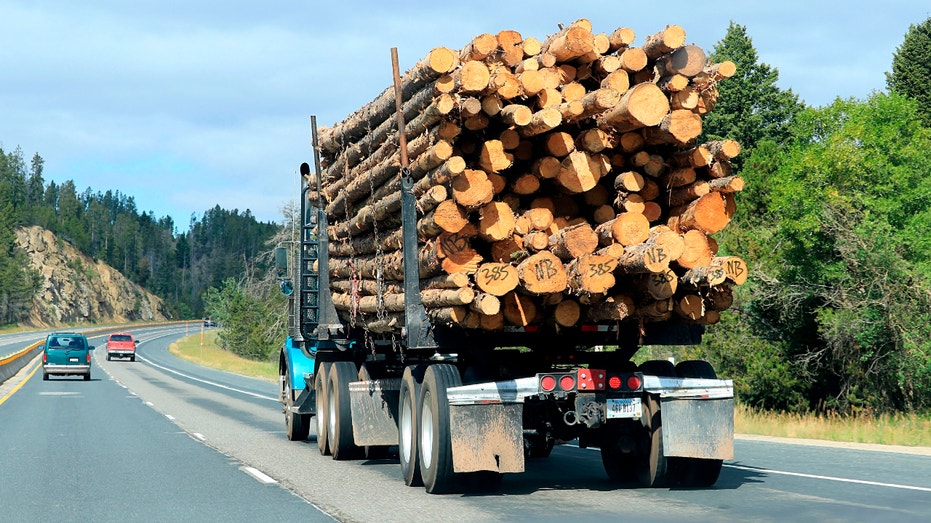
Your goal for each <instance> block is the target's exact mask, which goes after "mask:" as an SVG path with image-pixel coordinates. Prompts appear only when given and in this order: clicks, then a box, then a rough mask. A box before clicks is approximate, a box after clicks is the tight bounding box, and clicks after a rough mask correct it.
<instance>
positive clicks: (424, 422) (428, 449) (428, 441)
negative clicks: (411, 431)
mask: <svg viewBox="0 0 931 523" xmlns="http://www.w3.org/2000/svg"><path fill="white" fill-rule="evenodd" d="M431 396H432V395H431V394H430V391H427V392H426V393H424V397H423V408H422V409H421V411H420V420H421V423H420V459H421V460H422V461H423V466H424V467H426V468H430V467H432V466H433V438H434V434H433V410H432V409H431V408H430V404H431V402H432V397H431Z"/></svg>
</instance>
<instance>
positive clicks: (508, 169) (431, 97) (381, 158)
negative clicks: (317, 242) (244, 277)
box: [312, 20, 747, 333]
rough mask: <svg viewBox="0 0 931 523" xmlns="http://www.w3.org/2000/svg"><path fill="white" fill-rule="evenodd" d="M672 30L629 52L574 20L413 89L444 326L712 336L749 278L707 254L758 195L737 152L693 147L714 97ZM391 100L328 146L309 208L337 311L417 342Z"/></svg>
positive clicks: (335, 131) (443, 70)
mask: <svg viewBox="0 0 931 523" xmlns="http://www.w3.org/2000/svg"><path fill="white" fill-rule="evenodd" d="M734 72H735V67H734V64H733V63H731V62H724V63H717V64H711V63H708V60H707V58H706V56H705V53H704V52H703V51H702V50H701V49H700V48H699V47H697V46H695V45H688V44H686V41H685V31H684V30H683V29H682V28H681V27H679V26H676V25H670V26H667V27H666V28H665V29H663V30H661V31H659V32H657V33H654V34H651V35H649V36H648V37H647V38H646V39H645V41H644V42H643V44H642V45H640V46H635V45H634V32H633V30H631V29H628V28H619V29H617V30H615V31H613V32H611V33H594V32H593V31H592V26H591V23H590V22H589V21H588V20H578V21H576V22H574V23H572V24H570V25H568V26H566V27H564V28H561V29H560V31H558V32H557V33H555V34H552V35H549V36H548V37H547V38H545V39H544V40H542V41H541V40H538V39H536V38H533V37H523V36H522V35H520V34H519V33H517V32H516V31H510V30H506V31H501V32H500V33H498V34H497V35H492V34H482V35H478V36H476V37H475V38H474V39H473V40H472V41H471V42H469V43H468V44H467V45H466V46H465V47H463V48H462V49H461V50H458V51H456V50H452V49H449V48H443V47H441V48H436V49H434V50H432V51H431V52H430V53H429V54H428V56H426V57H425V58H424V59H423V60H421V61H420V62H418V63H417V64H416V65H415V66H414V67H413V68H412V69H411V70H410V71H408V72H407V73H406V74H405V75H404V76H403V78H402V81H401V87H402V88H401V93H402V97H403V100H402V111H403V113H404V117H405V122H406V128H405V132H406V138H407V147H408V157H409V159H410V164H409V168H410V171H411V175H412V177H413V179H414V180H415V185H414V194H415V196H416V197H417V198H418V217H417V219H418V221H417V229H418V235H419V240H420V252H419V257H418V258H419V260H420V266H419V269H420V277H421V288H422V292H421V294H422V296H421V298H422V300H423V302H424V305H425V307H426V309H427V312H428V314H429V316H430V317H431V318H432V319H433V321H434V322H440V323H446V324H455V325H460V326H462V327H463V328H471V329H484V330H497V329H502V328H504V327H506V326H509V325H510V326H517V327H521V326H528V325H548V326H552V327H554V328H557V329H560V328H571V327H575V326H578V325H581V324H584V323H592V322H595V323H604V322H610V323H613V322H621V321H637V322H663V321H669V322H695V323H705V324H710V323H715V322H716V321H718V318H719V313H720V311H721V310H724V309H726V308H727V307H729V306H730V304H731V296H732V290H731V286H732V285H740V284H742V283H743V282H744V281H745V279H746V277H747V266H746V263H745V262H744V261H743V260H742V259H740V258H739V257H736V256H719V255H718V254H717V243H716V242H715V240H714V239H713V237H712V235H713V234H715V233H717V232H719V231H721V230H722V229H723V228H724V227H725V226H726V225H727V224H728V222H729V221H730V218H731V216H732V215H733V213H734V210H735V201H734V195H735V193H737V192H739V191H740V190H741V189H742V188H743V180H742V179H741V178H739V177H738V176H735V175H733V174H732V172H731V168H730V161H731V159H732V158H734V157H735V156H736V155H737V154H739V152H740V145H739V144H738V143H736V142H734V141H730V140H724V141H714V142H708V143H697V138H698V137H699V135H700V134H701V129H702V116H703V115H704V114H706V113H707V112H708V111H710V110H712V108H713V107H714V104H715V101H716V99H717V87H716V86H717V83H718V82H719V81H721V80H724V79H726V78H727V77H729V76H731V75H733V74H734ZM395 108H396V104H395V94H394V89H393V87H389V88H388V89H386V90H385V91H384V92H383V93H382V94H381V95H380V96H378V97H377V98H376V99H375V100H373V101H372V102H371V103H369V104H366V105H365V106H364V107H362V108H361V109H359V110H358V111H356V112H355V113H353V114H352V115H350V116H349V117H348V118H347V119H346V120H344V121H343V122H341V123H339V124H336V125H334V126H332V127H329V128H324V129H321V130H320V136H319V152H320V154H321V158H322V159H323V164H324V168H323V169H322V172H320V173H318V176H320V177H321V181H322V187H323V190H322V193H321V194H313V195H312V198H313V199H315V203H318V202H319V204H320V205H324V206H325V208H326V211H327V214H328V218H329V229H328V231H327V234H328V235H329V237H330V256H331V261H330V266H329V268H328V269H329V271H330V273H331V279H332V286H331V287H332V289H333V292H334V296H335V299H334V301H335V302H336V307H337V309H338V310H339V312H340V314H341V315H342V316H343V318H344V320H346V321H347V322H349V323H350V324H353V325H356V326H362V327H365V328H367V329H369V330H370V331H373V332H379V333H396V332H397V331H399V330H400V328H401V327H402V326H403V316H402V315H403V302H404V296H403V285H401V281H400V280H401V279H402V277H403V276H402V275H403V268H402V262H401V260H402V257H401V250H400V249H401V234H400V230H399V229H400V223H401V219H400V207H401V205H400V192H399V191H400V170H401V163H400V158H401V156H400V151H399V150H398V148H399V139H398V131H397V123H396V115H395Z"/></svg>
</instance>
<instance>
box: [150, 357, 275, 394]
mask: <svg viewBox="0 0 931 523" xmlns="http://www.w3.org/2000/svg"><path fill="white" fill-rule="evenodd" d="M136 358H138V359H140V360H142V361H144V362H146V363H148V364H149V365H151V366H153V367H156V368H159V369H162V370H163V371H165V372H170V373H172V374H177V375H178V376H182V377H184V378H187V379H189V380H194V381H198V382H200V383H204V384H207V385H212V386H214V387H218V388H221V389H225V390H229V391H232V392H238V393H240V394H245V395H247V396H252V397H254V398H259V399H263V400H268V401H274V402H275V403H278V398H272V397H269V396H263V395H262V394H256V393H254V392H249V391H247V390H242V389H237V388H234V387H228V386H226V385H221V384H219V383H216V382H213V381H209V380H202V379H200V378H195V377H194V376H190V375H188V374H185V373H183V372H178V371H176V370H174V369H169V368H168V367H164V366H162V365H159V364H157V363H155V362H153V361H152V360H149V359H147V358H144V357H142V356H138V355H137V356H136Z"/></svg>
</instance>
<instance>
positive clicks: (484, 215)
mask: <svg viewBox="0 0 931 523" xmlns="http://www.w3.org/2000/svg"><path fill="white" fill-rule="evenodd" d="M478 230H479V234H480V235H481V236H482V238H484V239H485V240H487V241H489V242H496V241H500V240H503V239H505V238H509V237H510V236H511V235H512V234H513V233H514V213H513V212H512V211H511V208H510V207H508V205H507V204H506V203H504V202H490V203H488V204H486V205H485V206H484V207H482V208H481V210H480V211H479V227H478Z"/></svg>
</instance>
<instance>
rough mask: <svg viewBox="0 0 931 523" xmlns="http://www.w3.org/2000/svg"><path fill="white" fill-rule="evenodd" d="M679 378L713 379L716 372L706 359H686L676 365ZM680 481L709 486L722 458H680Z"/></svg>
mask: <svg viewBox="0 0 931 523" xmlns="http://www.w3.org/2000/svg"><path fill="white" fill-rule="evenodd" d="M676 372H677V373H678V375H679V377H680V378H705V379H715V378H717V377H718V374H717V373H716V372H715V371H714V367H712V366H711V364H710V363H708V362H707V361H702V360H688V361H682V362H680V363H679V364H678V365H676ZM681 461H682V473H681V483H682V485H683V486H686V487H710V486H711V485H714V484H715V482H716V481H718V476H720V475H721V467H722V466H723V465H724V460H722V459H701V458H681Z"/></svg>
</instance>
